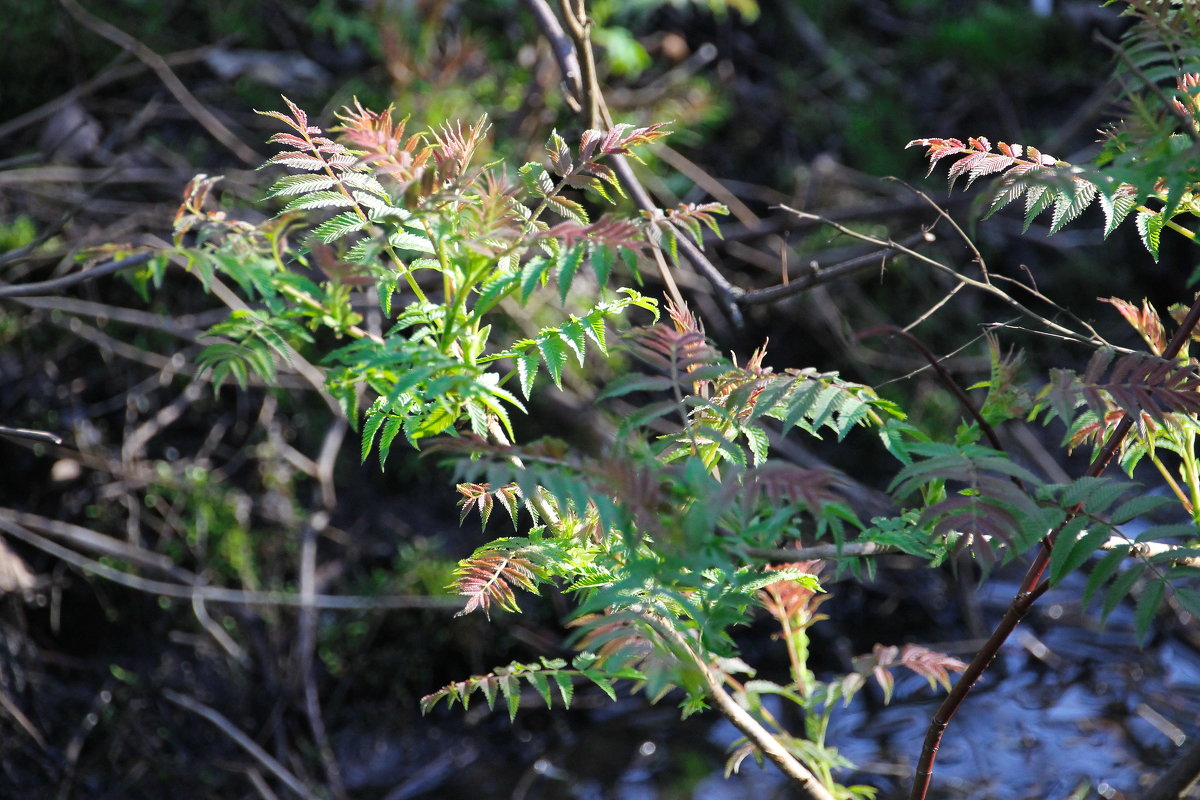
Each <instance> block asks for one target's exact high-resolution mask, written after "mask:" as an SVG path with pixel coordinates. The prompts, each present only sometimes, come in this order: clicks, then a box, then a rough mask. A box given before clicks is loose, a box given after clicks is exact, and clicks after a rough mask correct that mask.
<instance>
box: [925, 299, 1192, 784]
mask: <svg viewBox="0 0 1200 800" xmlns="http://www.w3.org/2000/svg"><path fill="white" fill-rule="evenodd" d="M1197 322H1200V297H1198V298H1197V299H1196V301H1195V302H1194V303H1193V304H1192V307H1191V308H1190V309H1188V313H1187V316H1186V317H1185V318H1184V320H1183V322H1181V323H1180V325H1179V329H1178V330H1177V331H1175V335H1174V336H1173V337H1172V338H1171V341H1170V343H1169V344H1168V345H1167V349H1166V350H1165V351H1163V355H1162V357H1163V358H1165V359H1168V360H1169V359H1173V358H1175V356H1177V355H1178V354H1179V351H1180V350H1182V349H1183V346H1184V345H1185V344H1186V343H1187V342H1188V340H1189V338H1190V337H1191V335H1192V331H1193V330H1194V329H1195V327H1196V324H1197ZM1132 428H1133V418H1132V417H1130V416H1128V415H1126V416H1125V417H1122V419H1121V421H1120V422H1119V423H1117V427H1116V428H1115V429H1114V430H1113V432H1112V434H1111V435H1110V436H1109V437H1108V441H1107V442H1105V444H1104V447H1103V448H1101V450H1100V453H1099V454H1098V455H1097V456H1096V459H1095V461H1093V462H1092V465H1091V466H1090V467H1088V470H1087V472H1086V473H1085V474H1086V476H1087V477H1090V478H1095V477H1099V476H1100V474H1101V473H1103V472H1104V470H1105V469H1106V468H1107V467H1108V465H1109V463H1110V462H1111V461H1112V459H1113V457H1114V456H1116V454H1117V451H1118V450H1119V449H1120V447H1121V443H1122V442H1123V441H1124V440H1125V437H1126V436H1127V435H1128V434H1129V431H1130V430H1131V429H1132ZM1075 512H1076V513H1077V512H1078V507H1077V508H1076V509H1075ZM1074 517H1075V513H1069V514H1068V515H1067V517H1066V519H1065V520H1063V522H1062V523H1061V524H1060V525H1059V526H1058V527H1057V528H1055V529H1054V530H1053V531H1051V532H1050V534H1049V535H1048V536H1047V537H1046V538H1045V539H1043V540H1042V546H1041V547H1040V548H1039V549H1038V552H1037V556H1035V557H1034V560H1033V563H1032V564H1030V565H1029V569H1028V571H1026V573H1025V578H1024V579H1023V580H1022V581H1021V587H1020V589H1019V590H1018V591H1017V594H1016V596H1015V597H1014V598H1013V600H1012V603H1011V604H1010V605H1009V607H1008V611H1006V612H1005V613H1004V616H1003V617H1002V618H1001V620H1000V623H999V624H998V625H997V626H996V629H995V630H994V631H993V632H992V635H991V636H990V637H988V640H987V642H985V643H984V645H983V647H981V648H980V649H979V652H977V653H976V654H975V657H974V658H973V659H971V663H970V664H968V665H967V668H966V670H964V671H963V674H962V675H961V676H960V677H959V679H958V682H957V683H955V684H954V688H953V689H951V690H950V694H949V695H947V697H946V699H945V700H944V701H943V702H942V704H941V705H940V706H939V707H938V710H937V712H936V713H934V715H933V719H932V720H930V722H929V729H928V730H927V731H926V733H925V743H924V745H923V746H922V748H921V757H920V759H919V760H918V761H917V770H916V774H915V775H914V777H913V786H912V791H911V792H910V793H909V798H910V800H924V799H925V796H926V794H927V793H928V791H929V783H930V780H931V779H932V778H933V764H934V760H935V759H936V758H937V752H938V747H939V746H940V745H941V742H942V736H943V735H944V734H945V732H946V726H947V725H949V724H950V720H951V719H953V718H954V714H955V713H956V712H957V711H958V709H959V706H961V705H962V703H963V701H964V700H965V699H966V697H967V695H968V694H969V693H970V692H971V689H972V688H974V686H975V683H976V682H977V681H978V680H979V678H980V677H981V676H982V675H983V673H984V672H985V671H986V670H987V668H988V667H989V666H991V664H992V661H994V660H995V658H996V655H997V654H998V653H999V652H1000V648H1001V646H1002V645H1003V644H1004V642H1005V640H1007V639H1008V637H1009V636H1010V635H1011V634H1012V632H1013V631H1014V630H1016V627H1017V625H1018V624H1019V623H1020V622H1021V620H1022V619H1023V618H1024V617H1025V615H1026V614H1027V613H1028V612H1029V609H1030V607H1032V606H1033V604H1034V602H1035V601H1036V600H1037V599H1038V598H1039V597H1041V596H1042V595H1043V594H1044V593H1045V592H1046V590H1047V589H1049V588H1050V583H1049V581H1045V580H1043V579H1042V576H1043V575H1044V574H1045V571H1046V567H1048V566H1049V564H1050V554H1051V553H1052V552H1053V550H1054V541H1055V539H1056V538H1057V537H1058V534H1059V532H1060V531H1062V529H1063V528H1064V527H1066V525H1067V524H1068V523H1069V522H1070V521H1071V520H1072V519H1074Z"/></svg>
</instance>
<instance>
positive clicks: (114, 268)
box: [0, 253, 156, 298]
mask: <svg viewBox="0 0 1200 800" xmlns="http://www.w3.org/2000/svg"><path fill="white" fill-rule="evenodd" d="M155 255H156V253H139V254H138V255H136V256H130V257H129V258H122V259H118V260H116V261H109V262H108V263H107V264H101V265H100V266H98V267H93V268H91V269H85V270H83V271H82V272H72V273H71V274H70V275H64V276H62V277H61V278H51V279H50V280H48V281H36V282H34V283H19V284H16V285H14V286H0V298H3V297H28V296H30V295H37V294H48V293H51V292H57V291H59V290H61V289H65V288H67V287H68V286H74V285H75V284H77V283H83V282H84V281H90V280H92V279H93V278H101V277H103V276H105V275H111V274H113V273H114V272H120V271H121V270H123V269H128V268H129V267H140V266H141V265H142V264H145V263H146V262H147V261H149V260H150V259H152V258H154V256H155Z"/></svg>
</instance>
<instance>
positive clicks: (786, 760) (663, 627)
mask: <svg viewBox="0 0 1200 800" xmlns="http://www.w3.org/2000/svg"><path fill="white" fill-rule="evenodd" d="M646 616H647V619H648V620H649V621H650V623H651V624H652V625H653V626H654V629H655V630H656V631H658V632H659V634H661V635H662V636H663V637H664V638H666V639H669V640H670V642H671V643H672V644H673V645H674V646H675V648H677V649H678V650H681V651H683V653H684V654H685V655H686V656H687V658H688V659H689V660H690V661H691V662H692V663H693V664H695V665H696V666H697V667H699V669H700V674H701V676H702V677H703V678H704V684H705V686H707V687H708V692H709V695H710V696H711V697H712V699H713V702H714V703H716V705H717V708H719V709H720V710H721V713H722V714H724V715H725V717H726V718H727V719H728V720H729V721H730V722H731V723H733V726H734V727H735V728H737V729H738V730H739V731H741V732H742V733H743V734H745V736H746V738H747V739H749V740H750V741H751V742H753V743H754V744H755V746H757V747H758V749H759V750H761V751H762V752H763V753H764V754H765V755H766V756H767V758H769V759H771V761H772V762H773V763H774V764H775V766H777V767H779V769H780V771H782V772H783V774H784V775H787V776H788V777H789V778H791V779H792V782H793V783H794V784H795V785H796V786H798V787H799V788H800V789H801V791H803V792H804V794H805V795H806V796H807V797H808V798H810V800H834V797H833V795H832V794H831V793H830V792H829V790H828V789H826V788H825V787H824V786H823V785H821V782H820V781H819V780H818V779H817V777H816V776H815V775H813V774H812V772H810V771H809V770H808V769H807V768H806V767H805V766H804V765H803V764H801V763H800V762H799V761H797V760H796V757H795V756H793V755H792V754H791V753H789V752H788V751H787V749H786V748H785V747H784V746H783V745H782V744H780V743H779V740H778V739H776V738H775V737H774V736H772V735H771V733H770V731H768V730H767V729H766V728H764V727H763V726H762V724H761V723H759V721H758V720H756V719H755V718H754V717H753V716H751V714H750V712H748V711H746V709H744V708H742V707H741V706H740V705H738V704H737V702H736V701H734V699H733V698H732V697H730V696H729V693H728V692H726V691H725V687H724V686H722V679H721V678H720V677H718V675H719V674H720V673H718V672H717V671H716V670H714V669H713V668H712V667H711V666H709V664H708V662H706V661H705V660H704V658H702V657H701V656H700V655H698V654H697V653H696V651H695V650H693V649H692V646H691V643H690V642H688V640H687V637H685V636H684V635H683V634H682V633H680V632H679V631H678V630H676V629H675V627H674V626H673V625H671V624H670V623H669V622H668V621H667V620H664V619H661V618H659V617H656V616H654V615H651V614H647V615H646Z"/></svg>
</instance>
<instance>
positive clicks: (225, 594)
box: [0, 509, 462, 611]
mask: <svg viewBox="0 0 1200 800" xmlns="http://www.w3.org/2000/svg"><path fill="white" fill-rule="evenodd" d="M12 513H13V512H11V511H9V510H7V509H6V510H5V511H4V513H3V514H0V530H3V531H4V532H6V533H8V534H9V535H11V536H13V537H15V538H17V539H20V540H21V541H23V542H25V543H26V544H28V545H30V546H32V547H36V548H37V549H39V550H41V551H42V552H44V553H48V554H50V555H52V556H54V557H55V558H59V559H62V560H63V561H65V562H67V563H68V564H71V565H72V566H74V567H77V568H79V569H81V570H83V571H84V572H87V573H89V574H92V575H95V576H97V577H100V578H104V579H105V580H109V581H112V582H113V583H117V584H120V585H122V586H125V587H127V588H129V589H134V590H136V591H139V592H145V593H147V594H153V595H160V596H162V597H175V598H179V599H181V600H188V601H191V600H192V599H193V598H195V597H200V598H202V599H203V600H205V601H208V602H213V603H231V604H234V605H248V606H285V607H288V606H290V607H297V606H302V605H304V604H305V602H306V601H305V600H304V598H302V597H301V596H300V595H298V594H295V593H292V592H254V591H242V590H240V589H226V588H222V587H218V586H204V585H201V584H196V585H190V586H189V585H187V584H183V583H167V582H166V581H158V580H151V579H148V578H142V577H140V576H137V575H130V574H129V573H127V572H122V571H120V570H118V569H114V568H113V567H110V566H108V565H107V564H103V563H101V562H99V561H96V560H94V559H91V558H88V557H87V556H84V555H81V554H80V553H78V552H76V551H74V550H71V549H70V548H67V547H63V546H62V545H60V544H56V543H55V542H52V541H50V540H49V539H47V538H45V537H44V536H39V535H38V534H36V533H34V532H33V531H31V530H29V529H28V528H25V527H23V526H21V525H18V524H16V523H14V522H12V521H11V515H12ZM16 513H20V512H16ZM89 533H91V534H92V535H93V536H96V537H101V538H103V539H108V540H109V541H110V542H116V541H118V540H115V539H112V538H111V537H106V536H103V534H98V533H96V532H95V531H89ZM130 547H132V546H130ZM155 555H157V554H151V553H148V552H147V555H144V556H143V558H146V557H148V556H155ZM162 558H165V556H164V557H162ZM172 568H173V569H179V568H178V567H174V565H172ZM185 572H186V571H185ZM197 580H198V578H197ZM309 602H310V604H311V605H312V606H313V607H314V608H325V609H330V610H338V611H362V610H371V609H398V608H407V609H415V608H425V609H432V610H447V611H448V610H451V609H453V610H456V611H457V610H458V609H459V608H460V607H461V605H462V602H461V601H460V600H459V599H458V598H456V597H449V596H437V595H435V596H419V595H380V596H378V597H363V596H356V595H314V596H313V597H312V599H311V601H309Z"/></svg>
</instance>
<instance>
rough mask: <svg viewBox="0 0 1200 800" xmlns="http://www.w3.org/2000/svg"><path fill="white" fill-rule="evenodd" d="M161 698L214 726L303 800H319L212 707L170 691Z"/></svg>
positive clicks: (165, 692) (302, 783) (165, 690)
mask: <svg viewBox="0 0 1200 800" xmlns="http://www.w3.org/2000/svg"><path fill="white" fill-rule="evenodd" d="M163 697H165V698H166V699H167V700H170V701H171V702H172V703H174V704H175V705H177V706H181V707H183V708H186V709H187V710H188V711H191V712H192V713H193V714H196V715H198V716H201V717H203V718H204V719H206V720H208V721H209V722H211V723H212V724H213V725H215V726H216V727H217V728H218V729H219V730H220V731H221V733H223V734H225V735H226V736H228V737H229V738H230V739H232V740H233V741H234V743H235V744H237V746H238V747H240V748H242V749H243V750H245V751H246V752H247V753H249V754H250V756H251V757H252V758H253V759H254V760H255V761H257V762H258V763H259V764H262V765H263V767H265V768H266V769H267V770H268V771H270V772H271V774H272V775H274V776H275V777H276V778H278V779H279V780H281V781H283V784H284V785H285V786H287V787H288V788H289V789H291V790H292V791H293V792H295V793H296V795H297V796H299V797H301V798H303V800H320V796H319V795H317V794H316V793H315V792H313V790H311V789H309V788H308V787H307V786H305V785H304V782H303V781H301V780H300V779H299V778H297V777H296V776H295V775H294V774H293V773H292V772H291V771H289V770H288V768H287V767H285V766H283V764H280V763H279V761H277V760H276V759H275V758H274V757H273V756H272V755H271V754H270V753H268V752H267V751H266V750H264V749H262V747H260V746H259V744H258V742H256V741H254V740H253V739H251V738H250V737H249V736H247V735H246V734H245V733H243V732H242V731H241V729H240V728H238V727H237V726H236V725H234V724H233V723H232V722H230V721H229V718H228V717H226V716H225V715H224V714H222V713H221V712H220V711H217V710H216V709H215V708H213V707H212V706H208V705H205V704H204V703H201V702H200V701H199V700H196V699H194V698H192V697H188V696H187V695H185V694H180V693H179V692H175V691H172V690H171V689H163Z"/></svg>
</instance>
